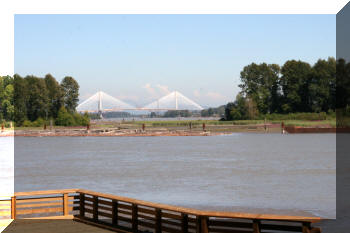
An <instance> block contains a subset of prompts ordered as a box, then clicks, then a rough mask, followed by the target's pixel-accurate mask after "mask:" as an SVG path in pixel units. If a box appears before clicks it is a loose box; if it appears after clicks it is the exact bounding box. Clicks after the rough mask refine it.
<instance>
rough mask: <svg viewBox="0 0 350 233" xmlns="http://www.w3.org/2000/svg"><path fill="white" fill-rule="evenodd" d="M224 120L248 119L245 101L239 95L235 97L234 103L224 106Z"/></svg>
mask: <svg viewBox="0 0 350 233" xmlns="http://www.w3.org/2000/svg"><path fill="white" fill-rule="evenodd" d="M225 119H226V120H228V121H232V120H246V119H249V109H248V105H247V101H246V99H245V98H244V97H243V96H242V95H241V94H238V95H237V96H236V100H235V102H233V103H232V102H231V103H228V104H227V105H226V108H225Z"/></svg>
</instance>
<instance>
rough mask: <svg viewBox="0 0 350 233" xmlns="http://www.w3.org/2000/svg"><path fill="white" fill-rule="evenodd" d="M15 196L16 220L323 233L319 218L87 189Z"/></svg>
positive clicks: (198, 231)
mask: <svg viewBox="0 0 350 233" xmlns="http://www.w3.org/2000/svg"><path fill="white" fill-rule="evenodd" d="M15 195H16V197H13V198H12V199H11V203H12V204H11V207H12V208H11V210H12V211H11V213H12V214H11V216H12V218H24V217H26V218H32V217H34V218H35V217H45V215H46V217H48V216H51V218H52V216H57V215H61V216H65V215H66V216H74V219H75V220H76V221H81V222H84V223H88V224H93V225H96V226H99V227H104V228H107V229H110V230H114V231H117V232H155V233H160V232H170V233H180V232H185V233H189V232H191V233H207V232H218V233H221V232H222V233H225V232H232V233H247V232H253V233H260V232H266V233H267V232H274V233H276V232H302V233H317V232H321V230H320V229H319V228H315V227H313V226H312V224H313V223H315V222H318V221H320V220H321V219H320V218H318V217H303V216H282V215H270V214H249V213H235V212H219V211H201V210H196V209H190V208H183V207H177V206H171V205H164V204H157V203H153V202H147V201H140V200H136V199H132V198H126V197H121V196H115V195H109V194H103V193H98V192H93V191H89V190H83V189H69V190H52V191H40V192H25V193H16V194H15ZM0 212H1V211H0ZM38 215H40V216H38Z"/></svg>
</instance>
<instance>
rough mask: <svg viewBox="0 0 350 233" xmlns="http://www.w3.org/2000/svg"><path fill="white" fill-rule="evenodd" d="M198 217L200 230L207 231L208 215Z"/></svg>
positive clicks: (205, 232)
mask: <svg viewBox="0 0 350 233" xmlns="http://www.w3.org/2000/svg"><path fill="white" fill-rule="evenodd" d="M200 218H201V232H202V233H209V228H208V217H204V216H201V217H200Z"/></svg>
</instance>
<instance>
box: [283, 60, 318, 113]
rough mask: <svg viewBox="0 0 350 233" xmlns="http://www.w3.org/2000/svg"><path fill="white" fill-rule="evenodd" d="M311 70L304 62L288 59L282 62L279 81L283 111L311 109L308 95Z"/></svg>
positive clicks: (306, 110)
mask: <svg viewBox="0 0 350 233" xmlns="http://www.w3.org/2000/svg"><path fill="white" fill-rule="evenodd" d="M311 72H312V69H311V66H310V65H309V64H308V63H306V62H302V61H295V60H290V61H287V62H286V63H284V65H283V67H282V69H281V73H282V77H281V82H280V83H281V87H282V91H283V100H284V104H283V106H282V108H283V111H284V112H286V113H288V112H309V111H311V107H310V101H311V100H310V95H309V85H310V80H311V79H310V78H311Z"/></svg>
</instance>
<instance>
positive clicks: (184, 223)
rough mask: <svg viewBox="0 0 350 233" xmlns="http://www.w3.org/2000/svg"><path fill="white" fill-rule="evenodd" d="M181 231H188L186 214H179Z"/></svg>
mask: <svg viewBox="0 0 350 233" xmlns="http://www.w3.org/2000/svg"><path fill="white" fill-rule="evenodd" d="M181 231H182V232H183V233H188V215H187V214H181Z"/></svg>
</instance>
